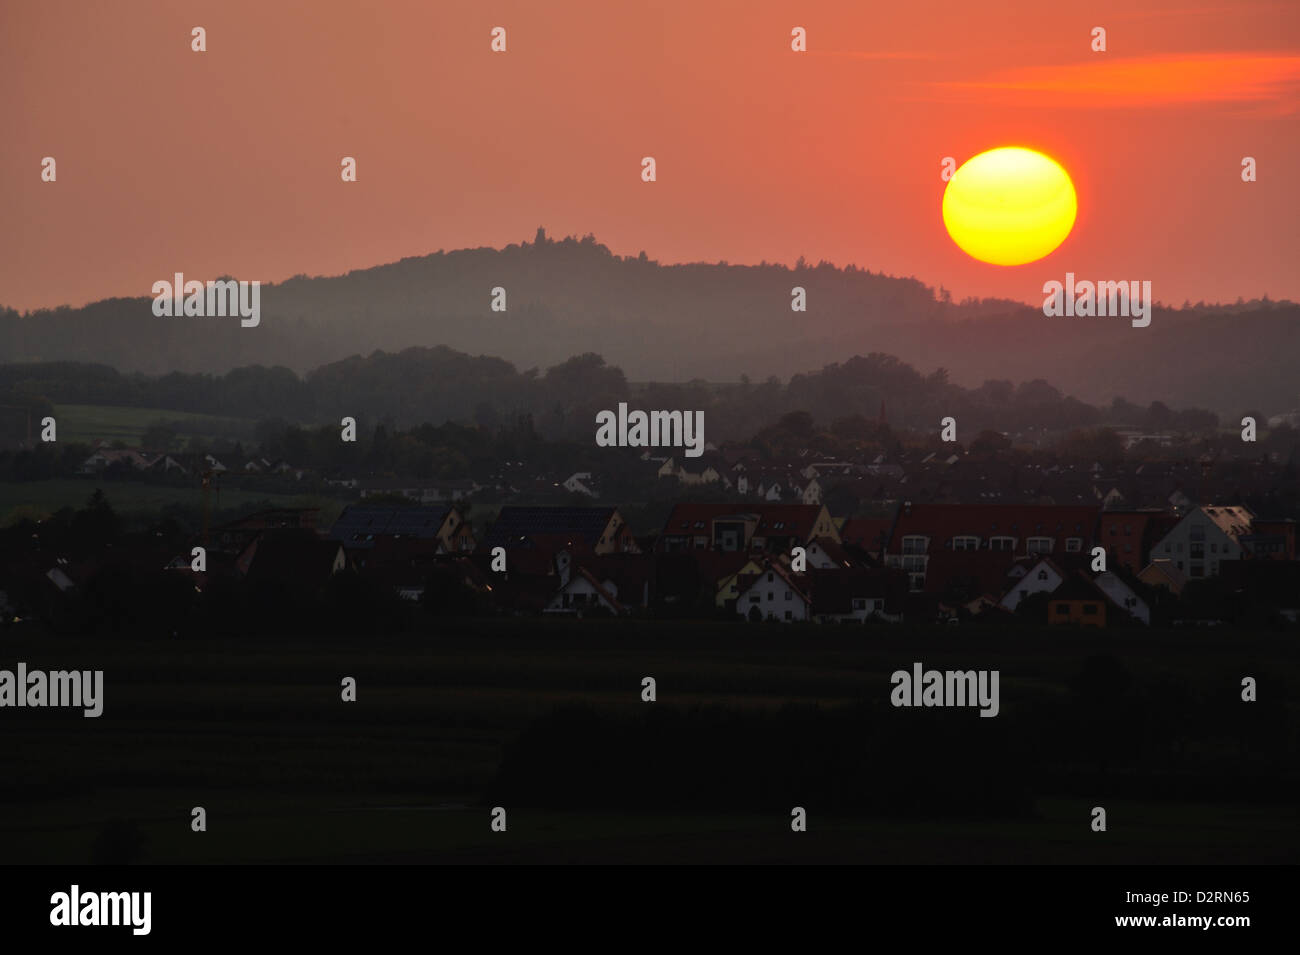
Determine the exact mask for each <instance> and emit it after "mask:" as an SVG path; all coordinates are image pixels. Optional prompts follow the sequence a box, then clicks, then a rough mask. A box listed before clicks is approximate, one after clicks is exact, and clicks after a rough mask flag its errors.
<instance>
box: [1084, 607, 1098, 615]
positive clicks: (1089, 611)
mask: <svg viewBox="0 0 1300 955" xmlns="http://www.w3.org/2000/svg"><path fill="white" fill-rule="evenodd" d="M1083 612H1084V613H1085V614H1086V615H1088V616H1092V617H1095V616H1096V615H1097V605H1096V604H1084V605H1083Z"/></svg>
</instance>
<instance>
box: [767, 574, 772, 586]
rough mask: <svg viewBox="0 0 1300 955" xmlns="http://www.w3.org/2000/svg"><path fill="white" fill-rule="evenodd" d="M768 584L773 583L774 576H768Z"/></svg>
mask: <svg viewBox="0 0 1300 955" xmlns="http://www.w3.org/2000/svg"><path fill="white" fill-rule="evenodd" d="M767 582H768V583H769V584H770V583H771V582H772V575H771V574H768V575H767Z"/></svg>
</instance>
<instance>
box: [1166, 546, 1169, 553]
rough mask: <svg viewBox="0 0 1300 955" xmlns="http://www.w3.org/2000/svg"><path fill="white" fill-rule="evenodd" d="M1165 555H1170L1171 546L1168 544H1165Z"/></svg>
mask: <svg viewBox="0 0 1300 955" xmlns="http://www.w3.org/2000/svg"><path fill="white" fill-rule="evenodd" d="M1165 553H1166V554H1167V553H1169V545H1168V544H1165Z"/></svg>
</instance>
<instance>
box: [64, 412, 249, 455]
mask: <svg viewBox="0 0 1300 955" xmlns="http://www.w3.org/2000/svg"><path fill="white" fill-rule="evenodd" d="M54 417H55V420H56V421H57V422H58V426H59V440H60V441H66V442H69V443H72V442H84V443H86V444H94V443H95V442H96V441H106V442H108V443H110V444H111V443H113V442H114V441H121V442H122V443H123V444H125V445H127V446H130V447H137V446H139V444H140V439H141V436H142V435H143V434H144V432H145V430H146V429H147V428H148V427H149V426H150V425H155V424H164V423H165V424H166V425H168V426H169V427H170V428H171V429H172V430H173V431H175V432H176V434H177V437H178V438H179V439H181V440H188V439H190V438H202V439H203V440H205V441H208V442H211V441H213V440H215V439H217V438H225V439H228V440H230V441H240V440H243V441H247V440H248V439H249V438H251V437H252V435H253V427H254V425H255V423H256V422H254V421H252V420H251V419H248V418H223V417H219V416H217V415H207V414H197V413H194V412H189V411H169V410H167V409H165V408H122V407H115V406H109V405H55V406H54Z"/></svg>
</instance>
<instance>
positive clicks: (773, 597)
mask: <svg viewBox="0 0 1300 955" xmlns="http://www.w3.org/2000/svg"><path fill="white" fill-rule="evenodd" d="M767 599H768V600H775V599H776V596H775V595H774V594H773V593H772V591H770V590H769V591H768V592H767Z"/></svg>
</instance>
